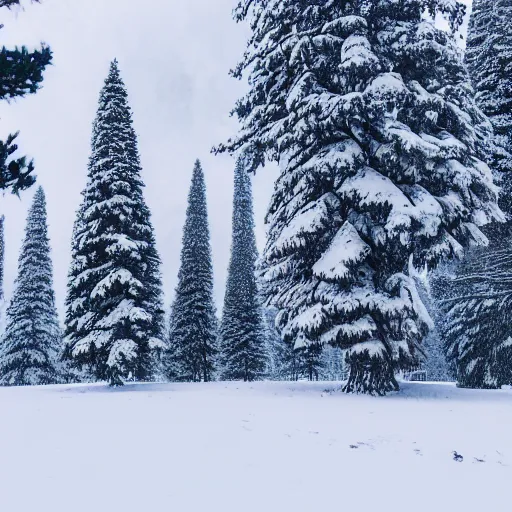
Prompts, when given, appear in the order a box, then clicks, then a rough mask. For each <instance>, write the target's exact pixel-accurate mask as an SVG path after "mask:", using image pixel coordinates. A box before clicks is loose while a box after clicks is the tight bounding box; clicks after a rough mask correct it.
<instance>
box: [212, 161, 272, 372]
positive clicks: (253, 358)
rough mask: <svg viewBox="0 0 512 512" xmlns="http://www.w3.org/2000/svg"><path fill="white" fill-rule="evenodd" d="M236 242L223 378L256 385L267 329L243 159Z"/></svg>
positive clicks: (226, 309) (230, 272)
mask: <svg viewBox="0 0 512 512" xmlns="http://www.w3.org/2000/svg"><path fill="white" fill-rule="evenodd" d="M234 181H235V183H234V195H233V239H232V245H231V260H230V263H229V269H228V280H227V284H226V295H225V298H224V310H223V313H222V323H221V329H220V343H221V366H222V373H221V377H222V378H223V379H225V380H244V381H252V380H257V379H259V378H261V377H262V376H263V375H264V373H265V367H266V351H265V329H264V325H263V317H262V308H261V305H260V301H259V298H260V295H259V293H258V286H257V284H256V274H255V272H256V260H257V258H258V251H257V248H256V236H255V235H254V212H253V206H252V186H251V178H250V176H249V174H248V173H247V171H246V170H245V168H244V163H243V159H242V158H240V159H239V160H238V161H237V165H236V168H235V180H234Z"/></svg>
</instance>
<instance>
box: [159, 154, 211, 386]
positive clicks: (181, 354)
mask: <svg viewBox="0 0 512 512" xmlns="http://www.w3.org/2000/svg"><path fill="white" fill-rule="evenodd" d="M182 243H183V246H182V250H181V267H180V271H179V274H178V286H177V287H176V296H175V299H174V303H173V306H172V309H171V317H170V326H169V327H170V328H169V350H168V353H167V355H166V357H165V367H166V368H165V372H166V374H167V376H168V378H169V379H170V380H179V381H188V382H191V381H192V382H197V381H205V382H207V381H210V380H212V379H213V376H214V372H215V365H214V361H215V357H216V353H217V351H216V338H217V332H216V331H217V321H216V318H215V307H214V303H213V266H212V254H211V248H210V228H209V226H208V211H207V206H206V185H205V181H204V174H203V169H202V167H201V163H200V162H199V160H198V161H196V163H195V166H194V171H193V175H192V185H191V187H190V192H189V195H188V207H187V218H186V221H185V227H184V230H183V242H182Z"/></svg>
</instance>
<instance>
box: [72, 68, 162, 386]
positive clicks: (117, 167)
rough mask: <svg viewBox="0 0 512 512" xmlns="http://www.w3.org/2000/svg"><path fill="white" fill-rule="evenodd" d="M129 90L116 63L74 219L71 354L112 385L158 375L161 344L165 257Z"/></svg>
mask: <svg viewBox="0 0 512 512" xmlns="http://www.w3.org/2000/svg"><path fill="white" fill-rule="evenodd" d="M143 187H144V184H143V182H142V179H141V165H140V158H139V153H138V149H137V136H136V134H135V130H134V128H133V121H132V112H131V109H130V107H129V105H128V95H127V92H126V88H125V85H124V83H123V80H122V79H121V76H120V73H119V68H118V64H117V61H116V60H114V61H113V62H112V64H111V66H110V72H109V75H108V77H107V79H106V80H105V86H104V87H103V89H102V91H101V94H100V99H99V108H98V113H97V117H96V120H95V122H94V126H93V135H92V155H91V158H90V161H89V172H88V182H87V186H86V188H85V190H84V193H83V202H82V206H81V208H80V210H79V212H78V213H79V216H80V218H79V219H78V220H77V222H76V223H75V229H74V239H73V242H72V253H73V254H72V258H73V260H72V266H71V270H70V274H69V286H68V296H67V300H66V307H67V309H66V346H65V357H66V358H67V359H69V360H70V361H72V362H73V363H74V364H75V365H77V366H78V367H85V368H87V367H88V368H90V370H91V371H92V373H93V376H94V378H96V379H97V380H106V381H108V382H109V383H110V385H122V384H123V380H126V379H130V378H132V379H135V380H138V381H144V380H148V379H150V378H151V377H152V374H153V367H154V353H155V351H156V349H159V348H163V347H164V342H163V341H162V329H163V309H162V291H161V279H160V258H159V256H158V253H157V250H156V244H155V236H154V232H153V227H152V225H151V218H150V217H151V215H150V212H149V209H148V207H147V205H146V203H145V201H144V197H143Z"/></svg>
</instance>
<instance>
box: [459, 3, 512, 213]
mask: <svg viewBox="0 0 512 512" xmlns="http://www.w3.org/2000/svg"><path fill="white" fill-rule="evenodd" d="M511 19H512V0H493V1H489V0H474V1H473V12H472V15H471V20H470V24H469V32H468V44H467V50H466V62H467V65H468V68H469V72H470V76H471V79H472V81H473V84H474V87H475V91H476V103H477V105H478V106H479V107H480V108H481V109H482V110H483V112H484V113H485V114H486V115H487V116H488V117H489V119H490V121H491V123H492V125H493V127H494V132H495V137H494V144H492V145H490V147H491V155H490V158H489V160H490V164H491V167H492V168H493V169H494V170H495V172H496V174H497V176H498V177H499V178H500V185H501V187H502V189H503V190H502V193H501V195H500V202H499V204H500V206H501V208H502V209H503V210H504V211H505V212H506V213H507V214H509V216H510V215H512V30H511V29H510V26H511Z"/></svg>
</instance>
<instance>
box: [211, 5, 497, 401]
mask: <svg viewBox="0 0 512 512" xmlns="http://www.w3.org/2000/svg"><path fill="white" fill-rule="evenodd" d="M427 11H429V12H430V14H431V15H432V16H434V15H435V14H436V13H437V12H440V11H441V12H443V13H444V15H445V16H446V17H447V18H448V19H449V22H450V25H451V26H452V28H456V27H457V26H458V25H459V24H460V23H461V22H462V19H463V11H462V10H461V6H460V5H458V4H457V3H456V2H453V1H452V0H398V1H396V0H378V1H370V0H360V1H351V0H341V1H337V2H333V1H332V0H316V1H314V2H311V1H310V0H243V1H242V2H241V3H240V5H239V8H238V9H237V10H236V17H237V19H238V20H250V22H251V28H252V37H251V39H250V41H249V45H248V50H247V52H246V54H245V57H244V59H243V61H242V62H241V64H240V65H239V67H238V68H237V69H236V70H235V72H234V74H235V76H237V77H241V76H242V74H243V73H244V71H248V72H249V82H250V85H251V88H250V91H249V93H248V94H247V95H246V96H245V97H244V98H243V99H242V100H240V101H239V102H238V104H237V106H236V108H235V114H236V115H237V116H238V118H239V119H240V121H241V123H242V130H241V133H240V135H239V136H238V137H237V138H236V139H235V140H233V141H230V143H228V144H227V145H226V146H221V147H220V148H218V151H226V150H227V151H231V152H234V151H237V150H240V149H241V148H243V150H244V151H245V152H246V153H247V154H248V155H250V157H252V163H253V166H254V168H256V167H258V166H259V165H260V164H263V163H264V162H265V160H266V159H270V160H274V161H277V162H278V163H279V165H280V169H281V175H280V177H279V179H278V181H277V183H276V187H275V192H274V195H273V199H272V202H271V205H270V210H269V213H268V217H267V221H268V223H269V238H268V243H267V246H266V249H265V252H264V255H263V260H264V266H265V271H266V272H265V283H266V284H265V294H266V297H267V299H268V301H269V303H270V304H271V305H274V306H276V307H277V308H278V309H279V310H280V313H279V315H278V318H277V324H278V326H279V328H280V330H281V331H282V333H283V335H284V338H285V339H287V340H290V341H293V342H294V343H295V346H296V347H297V348H300V347H303V346H311V345H314V344H331V345H334V346H339V347H341V348H343V349H347V359H348V362H349V364H350V376H349V380H348V383H347V385H346V388H345V389H346V391H348V392H365V393H378V394H383V393H386V392H388V391H392V390H396V389H397V388H398V384H397V382H396V380H395V377H394V374H395V372H396V371H397V370H398V369H406V368H409V367H411V366H415V365H416V364H417V363H418V357H417V354H418V345H419V343H420V342H421V340H422V338H423V337H424V335H425V333H426V332H427V330H428V328H429V326H431V320H430V317H429V316H428V314H427V312H426V309H425V307H424V305H423V303H422V301H421V300H420V298H419V295H418V291H417V289H416V284H415V282H414V279H413V276H412V275H411V272H410V269H411V267H412V265H415V266H417V267H420V268H422V267H423V266H428V267H430V268H433V267H435V266H436V265H437V264H438V262H439V261H440V260H442V259H444V258H450V257H453V256H462V254H463V252H464V251H463V247H464V246H467V245H480V244H485V243H487V239H486V237H485V236H484V235H483V234H482V232H481V231H480V227H479V226H481V225H483V224H486V223H488V222H490V221H492V220H494V219H503V214H502V212H501V211H500V210H499V208H498V207H497V204H496V201H497V190H496V187H495V186H494V185H493V181H492V175H491V172H490V170H489V168H488V167H487V166H486V164H485V163H484V162H483V161H482V160H481V158H480V157H481V155H480V151H481V146H480V143H481V141H482V140H483V139H484V138H485V137H486V136H488V135H489V134H488V133H486V131H487V130H488V129H489V131H490V126H489V124H488V123H487V124H486V122H485V117H484V116H483V114H482V113H481V111H480V110H478V108H477V107H476V106H475V104H474V100H473V96H472V90H471V87H470V84H469V78H468V75H467V72H466V69H465V67H464V65H463V63H462V62H461V57H460V53H459V50H458V48H457V45H456V43H455V40H454V38H453V37H452V35H451V34H450V33H447V32H445V31H442V30H439V29H437V28H436V26H435V25H434V23H432V22H431V21H429V20H428V19H426V18H425V13H426V12H427ZM475 127H478V130H477V129H476V128H475Z"/></svg>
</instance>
